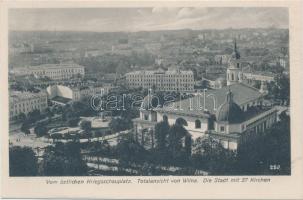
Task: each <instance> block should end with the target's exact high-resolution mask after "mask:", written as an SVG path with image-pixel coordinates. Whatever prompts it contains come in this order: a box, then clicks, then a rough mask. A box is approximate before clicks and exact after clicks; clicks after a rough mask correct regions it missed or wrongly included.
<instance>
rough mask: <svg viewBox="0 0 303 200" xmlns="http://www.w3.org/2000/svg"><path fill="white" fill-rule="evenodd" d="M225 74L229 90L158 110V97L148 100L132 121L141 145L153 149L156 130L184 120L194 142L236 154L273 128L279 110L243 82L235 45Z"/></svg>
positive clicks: (262, 94) (146, 99) (190, 99)
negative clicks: (216, 145) (207, 142)
mask: <svg viewBox="0 0 303 200" xmlns="http://www.w3.org/2000/svg"><path fill="white" fill-rule="evenodd" d="M226 74H227V75H226V76H227V77H226V79H227V86H225V87H222V88H220V89H216V90H207V91H204V92H202V93H196V94H195V96H194V97H191V98H188V99H183V100H180V101H176V102H171V103H170V104H168V105H166V106H162V107H159V106H158V107H156V108H155V107H154V106H153V105H151V102H152V99H153V98H155V97H154V96H153V95H151V94H149V95H148V96H146V97H145V98H144V100H143V102H142V105H141V109H140V117H139V118H137V119H134V120H133V123H134V128H135V137H136V139H137V140H138V142H140V143H141V144H142V145H143V146H145V147H146V148H154V146H155V136H154V135H155V134H154V128H155V125H156V124H157V123H158V122H161V121H162V120H167V121H168V123H169V125H173V124H174V123H176V121H177V120H182V121H183V122H184V123H183V126H184V128H185V129H186V130H187V131H188V133H189V134H190V135H191V138H192V140H196V139H197V138H200V137H202V138H206V137H212V138H214V139H215V140H217V141H219V142H220V143H221V144H222V145H223V147H224V148H226V149H230V150H237V149H238V147H239V145H241V144H245V142H246V141H247V140H250V139H252V138H254V137H255V136H256V135H257V134H259V133H262V132H264V130H266V129H268V128H270V127H271V126H272V125H273V124H274V123H275V122H276V120H277V110H276V108H275V107H272V106H268V105H265V104H264V97H265V95H266V93H265V92H264V91H263V90H264V88H261V90H258V89H256V88H253V87H251V86H249V85H247V84H245V83H243V82H242V80H243V74H242V69H241V58H240V54H239V52H238V50H237V46H236V43H235V47H234V52H233V54H232V56H231V59H230V63H229V66H228V68H227V73H226Z"/></svg>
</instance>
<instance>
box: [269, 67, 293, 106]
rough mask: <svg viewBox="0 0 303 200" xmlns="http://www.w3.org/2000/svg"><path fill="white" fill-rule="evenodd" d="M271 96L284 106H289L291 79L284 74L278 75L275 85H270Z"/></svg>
mask: <svg viewBox="0 0 303 200" xmlns="http://www.w3.org/2000/svg"><path fill="white" fill-rule="evenodd" d="M268 90H269V95H271V96H272V98H274V99H277V100H280V101H281V103H282V104H289V96H290V82H289V77H287V76H286V75H284V74H282V73H281V74H278V75H277V76H276V77H275V80H274V82H273V83H271V84H270V85H269V88H268Z"/></svg>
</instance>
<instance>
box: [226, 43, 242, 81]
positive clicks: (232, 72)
mask: <svg viewBox="0 0 303 200" xmlns="http://www.w3.org/2000/svg"><path fill="white" fill-rule="evenodd" d="M226 80H227V85H232V84H235V83H239V82H242V80H243V74H242V66H241V62H240V53H239V52H238V49H237V41H236V40H235V42H234V52H233V53H232V56H231V59H230V60H229V64H228V67H227V73H226Z"/></svg>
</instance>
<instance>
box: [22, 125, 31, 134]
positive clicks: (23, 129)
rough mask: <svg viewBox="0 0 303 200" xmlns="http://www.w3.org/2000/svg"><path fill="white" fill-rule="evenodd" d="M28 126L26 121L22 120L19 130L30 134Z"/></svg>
mask: <svg viewBox="0 0 303 200" xmlns="http://www.w3.org/2000/svg"><path fill="white" fill-rule="evenodd" d="M29 128H30V125H29V123H28V122H23V123H22V125H21V128H20V130H21V131H22V132H23V133H24V134H26V135H28V134H30V130H29Z"/></svg>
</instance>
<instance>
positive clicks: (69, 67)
mask: <svg viewBox="0 0 303 200" xmlns="http://www.w3.org/2000/svg"><path fill="white" fill-rule="evenodd" d="M19 71H20V72H21V74H20V75H24V72H26V74H27V75H30V74H33V75H35V76H37V77H49V78H51V79H54V80H62V79H69V78H72V77H73V76H77V75H80V76H84V74H85V71H84V67H83V66H81V65H77V64H69V63H68V64H44V65H38V66H30V67H27V68H21V69H20V70H19ZM15 73H16V75H18V71H15Z"/></svg>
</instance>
